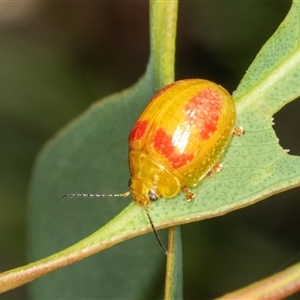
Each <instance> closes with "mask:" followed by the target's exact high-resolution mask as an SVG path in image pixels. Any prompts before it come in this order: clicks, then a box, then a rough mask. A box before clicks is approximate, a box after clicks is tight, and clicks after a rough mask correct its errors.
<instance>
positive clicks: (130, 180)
mask: <svg viewBox="0 0 300 300" xmlns="http://www.w3.org/2000/svg"><path fill="white" fill-rule="evenodd" d="M131 184H132V179H131V178H130V179H129V180H128V186H129V187H130V186H131Z"/></svg>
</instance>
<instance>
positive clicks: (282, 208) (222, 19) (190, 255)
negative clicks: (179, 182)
mask: <svg viewBox="0 0 300 300" xmlns="http://www.w3.org/2000/svg"><path fill="white" fill-rule="evenodd" d="M290 4H291V3H290V1H286V0H282V1H259V2H248V1H231V2H227V1H211V2H209V1H206V2H202V1H201V2H200V1H199V2H192V1H180V5H179V20H178V38H177V53H176V79H181V78H189V77H198V78H206V79H209V80H212V81H215V82H217V83H219V84H221V85H222V86H224V87H225V88H227V89H228V90H229V91H230V92H233V91H234V89H235V88H236V87H237V85H238V83H239V81H240V80H241V78H242V76H243V75H244V73H245V72H246V70H247V67H248V66H249V65H250V63H251V62H252V60H253V59H254V57H255V55H256V53H257V52H258V51H259V49H260V48H261V46H262V45H263V44H264V43H265V41H266V40H267V39H268V38H269V37H270V36H271V35H272V33H273V32H274V31H275V30H276V28H277V27H278V25H279V24H280V22H281V21H282V20H283V18H284V17H285V15H286V13H287V11H288V9H289V7H290ZM148 15H149V12H148V1H142V0H141V1H137V2H128V1H113V2H82V3H80V2H60V3H58V2H57V3H55V2H52V3H51V2H14V3H13V2H10V3H9V2H2V3H0V122H1V126H0V150H1V156H0V176H1V177H0V270H1V271H4V270H7V269H11V268H14V267H17V266H19V265H22V264H25V263H26V250H25V247H26V203H27V189H28V184H29V180H30V173H31V168H32V165H33V163H34V159H35V157H36V155H37V154H38V152H39V150H40V149H41V147H42V146H43V144H44V143H45V142H46V141H47V140H48V139H49V138H51V137H52V136H53V135H54V134H55V133H56V132H57V131H58V130H59V129H60V128H62V127H63V126H64V125H65V124H67V123H68V122H70V120H72V119H73V118H75V117H76V116H78V115H79V114H80V113H82V112H83V111H84V110H85V109H86V108H87V107H88V106H89V105H90V104H91V103H93V102H94V101H96V100H98V99H100V98H102V97H103V96H106V95H109V94H110V93H113V92H117V91H120V90H122V89H123V88H126V87H128V86H130V85H132V84H133V83H134V82H136V81H137V79H138V78H139V77H140V76H141V75H142V74H143V72H144V70H145V67H146V63H147V60H148V56H149V32H148V29H149V26H148V21H149V16H148ZM299 111H300V101H294V102H292V103H291V104H289V105H288V106H286V107H285V108H284V109H283V110H281V111H280V112H279V113H278V114H276V116H275V123H276V125H275V127H274V128H275V130H276V132H277V135H278V137H279V138H280V144H281V145H282V146H283V147H284V148H289V149H290V150H291V151H290V153H291V154H294V155H295V154H299V153H300V143H299V138H298V136H299V135H298V130H297V127H298V126H300V124H299V117H298V115H299ZM91 192H95V191H91ZM299 198H300V190H299V189H294V190H291V191H288V192H285V193H282V194H279V195H277V196H273V197H271V198H270V199H268V200H266V201H263V202H260V203H258V204H256V205H254V206H251V207H249V208H246V209H243V210H239V211H236V212H233V213H230V214H228V215H226V216H224V217H222V218H216V219H211V220H206V221H203V222H199V223H194V224H189V225H184V226H183V227H182V229H183V242H184V244H183V249H184V282H185V286H184V293H185V297H184V298H185V299H199V298H202V299H207V298H210V297H211V295H214V289H215V287H216V286H218V291H220V290H221V291H223V292H224V293H225V292H228V291H230V290H233V289H236V288H238V287H241V286H242V285H244V284H247V283H250V282H252V281H254V280H259V279H261V278H263V277H264V276H268V275H270V274H272V273H274V272H276V271H278V270H279V269H280V268H281V267H283V265H284V264H285V263H286V262H288V260H289V259H291V258H292V257H293V256H294V255H296V254H297V253H300V233H299V228H300V218H299V215H300V206H299V200H298V199H299ZM87 205H88V203H87ZM49 217H51V216H49ZM199 236H201V243H197V239H199ZM208 254H209V259H207V255H208ZM295 259H296V260H299V259H300V254H299V256H298V257H297V258H295ZM298 297H299V295H298ZM0 299H26V287H21V288H18V289H16V290H14V291H11V292H8V293H6V294H4V295H0ZM291 299H297V296H294V297H291Z"/></svg>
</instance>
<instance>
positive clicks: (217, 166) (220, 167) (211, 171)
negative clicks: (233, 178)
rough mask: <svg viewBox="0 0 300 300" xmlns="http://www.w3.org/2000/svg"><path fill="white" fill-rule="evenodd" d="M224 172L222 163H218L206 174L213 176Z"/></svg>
mask: <svg viewBox="0 0 300 300" xmlns="http://www.w3.org/2000/svg"><path fill="white" fill-rule="evenodd" d="M222 170H223V164H222V163H216V164H215V165H214V166H213V167H212V168H211V169H210V170H209V171H208V173H207V174H206V176H212V175H213V174H214V173H217V172H220V171H222Z"/></svg>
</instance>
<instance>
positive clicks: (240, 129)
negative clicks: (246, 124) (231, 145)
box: [232, 126, 245, 136]
mask: <svg viewBox="0 0 300 300" xmlns="http://www.w3.org/2000/svg"><path fill="white" fill-rule="evenodd" d="M232 133H233V134H235V135H237V136H242V135H243V134H245V130H244V128H243V127H242V126H238V127H235V128H233V131H232Z"/></svg>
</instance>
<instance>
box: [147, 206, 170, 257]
mask: <svg viewBox="0 0 300 300" xmlns="http://www.w3.org/2000/svg"><path fill="white" fill-rule="evenodd" d="M145 211H146V214H147V217H148V220H149V222H150V224H151V227H152V231H153V233H154V236H155V239H156V241H157V242H158V244H159V247H160V249H161V250H162V252H163V253H164V254H165V255H168V250H167V249H166V247H165V245H164V244H163V243H162V241H161V239H160V238H159V236H158V233H157V231H156V229H155V226H154V224H153V221H152V219H151V217H150V215H149V212H148V210H147V209H146V208H145Z"/></svg>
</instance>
